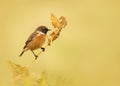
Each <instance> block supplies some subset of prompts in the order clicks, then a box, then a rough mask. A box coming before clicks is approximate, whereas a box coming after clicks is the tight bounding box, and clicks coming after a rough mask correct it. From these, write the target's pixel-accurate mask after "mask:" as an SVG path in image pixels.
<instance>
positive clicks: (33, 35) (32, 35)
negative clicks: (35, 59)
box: [23, 32, 38, 49]
mask: <svg viewBox="0 0 120 86" xmlns="http://www.w3.org/2000/svg"><path fill="white" fill-rule="evenodd" d="M37 34H38V33H37V32H33V33H32V34H31V35H30V36H29V37H28V40H27V41H26V42H25V46H24V47H23V49H25V48H26V46H27V45H28V44H29V43H30V42H31V41H32V40H34V39H35V37H36V36H37Z"/></svg>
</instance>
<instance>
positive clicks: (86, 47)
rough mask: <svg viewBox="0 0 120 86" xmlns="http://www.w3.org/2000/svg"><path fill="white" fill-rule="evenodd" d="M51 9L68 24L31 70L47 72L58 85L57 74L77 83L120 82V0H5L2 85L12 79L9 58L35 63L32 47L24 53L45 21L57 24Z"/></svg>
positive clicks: (0, 20)
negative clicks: (29, 38)
mask: <svg viewBox="0 0 120 86" xmlns="http://www.w3.org/2000/svg"><path fill="white" fill-rule="evenodd" d="M51 13H54V14H55V15H56V16H57V17H60V16H65V17H66V19H67V21H68V25H67V26H66V27H65V28H64V29H63V30H62V32H61V34H60V37H59V38H58V39H57V40H55V41H54V42H53V43H52V45H51V46H50V47H48V48H47V49H46V52H45V53H42V54H41V55H40V56H39V58H38V60H37V61H36V62H35V63H33V64H32V65H30V66H29V69H30V71H31V72H37V73H39V72H41V71H43V70H45V71H47V73H48V75H50V76H51V77H50V79H51V83H53V84H54V80H53V82H52V78H53V77H52V75H53V76H54V77H55V76H62V77H64V78H65V79H66V80H70V81H71V82H72V84H73V86H120V1H119V0H0V85H1V86H8V85H9V86H10V84H11V83H12V72H11V70H10V68H9V65H8V60H11V61H13V62H15V63H16V64H20V65H23V66H27V65H29V64H30V63H31V61H32V60H33V58H34V56H33V54H32V53H31V52H30V51H27V52H26V53H25V54H24V55H23V56H22V57H21V58H19V57H18V56H19V54H20V53H21V51H22V47H23V46H24V43H25V41H26V39H27V38H28V36H29V35H30V34H31V33H32V32H33V31H34V30H35V29H36V28H37V27H38V26H39V25H45V26H47V27H49V28H53V26H52V25H51V20H50V15H51ZM38 51H39V49H38ZM53 86H54V85H53Z"/></svg>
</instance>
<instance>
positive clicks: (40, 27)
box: [36, 26, 50, 34]
mask: <svg viewBox="0 0 120 86" xmlns="http://www.w3.org/2000/svg"><path fill="white" fill-rule="evenodd" d="M36 30H37V31H40V32H42V33H44V34H47V32H48V31H50V29H48V28H47V27H46V26H39V27H38V28H37V29H36Z"/></svg>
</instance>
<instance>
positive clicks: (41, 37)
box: [27, 34, 46, 50]
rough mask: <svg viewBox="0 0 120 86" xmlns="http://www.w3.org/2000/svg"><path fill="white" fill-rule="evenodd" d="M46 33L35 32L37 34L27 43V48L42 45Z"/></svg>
mask: <svg viewBox="0 0 120 86" xmlns="http://www.w3.org/2000/svg"><path fill="white" fill-rule="evenodd" d="M45 39H46V35H44V34H37V36H36V37H35V38H34V39H33V40H32V41H31V42H30V43H29V44H28V45H27V48H28V49H30V50H35V49H37V48H40V47H42V45H43V44H44V43H45Z"/></svg>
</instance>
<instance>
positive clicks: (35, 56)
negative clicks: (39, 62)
mask: <svg viewBox="0 0 120 86" xmlns="http://www.w3.org/2000/svg"><path fill="white" fill-rule="evenodd" d="M31 51H32V50H31ZM32 53H33V55H34V56H35V60H36V59H37V57H38V56H37V55H36V54H35V53H34V52H33V51H32Z"/></svg>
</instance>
